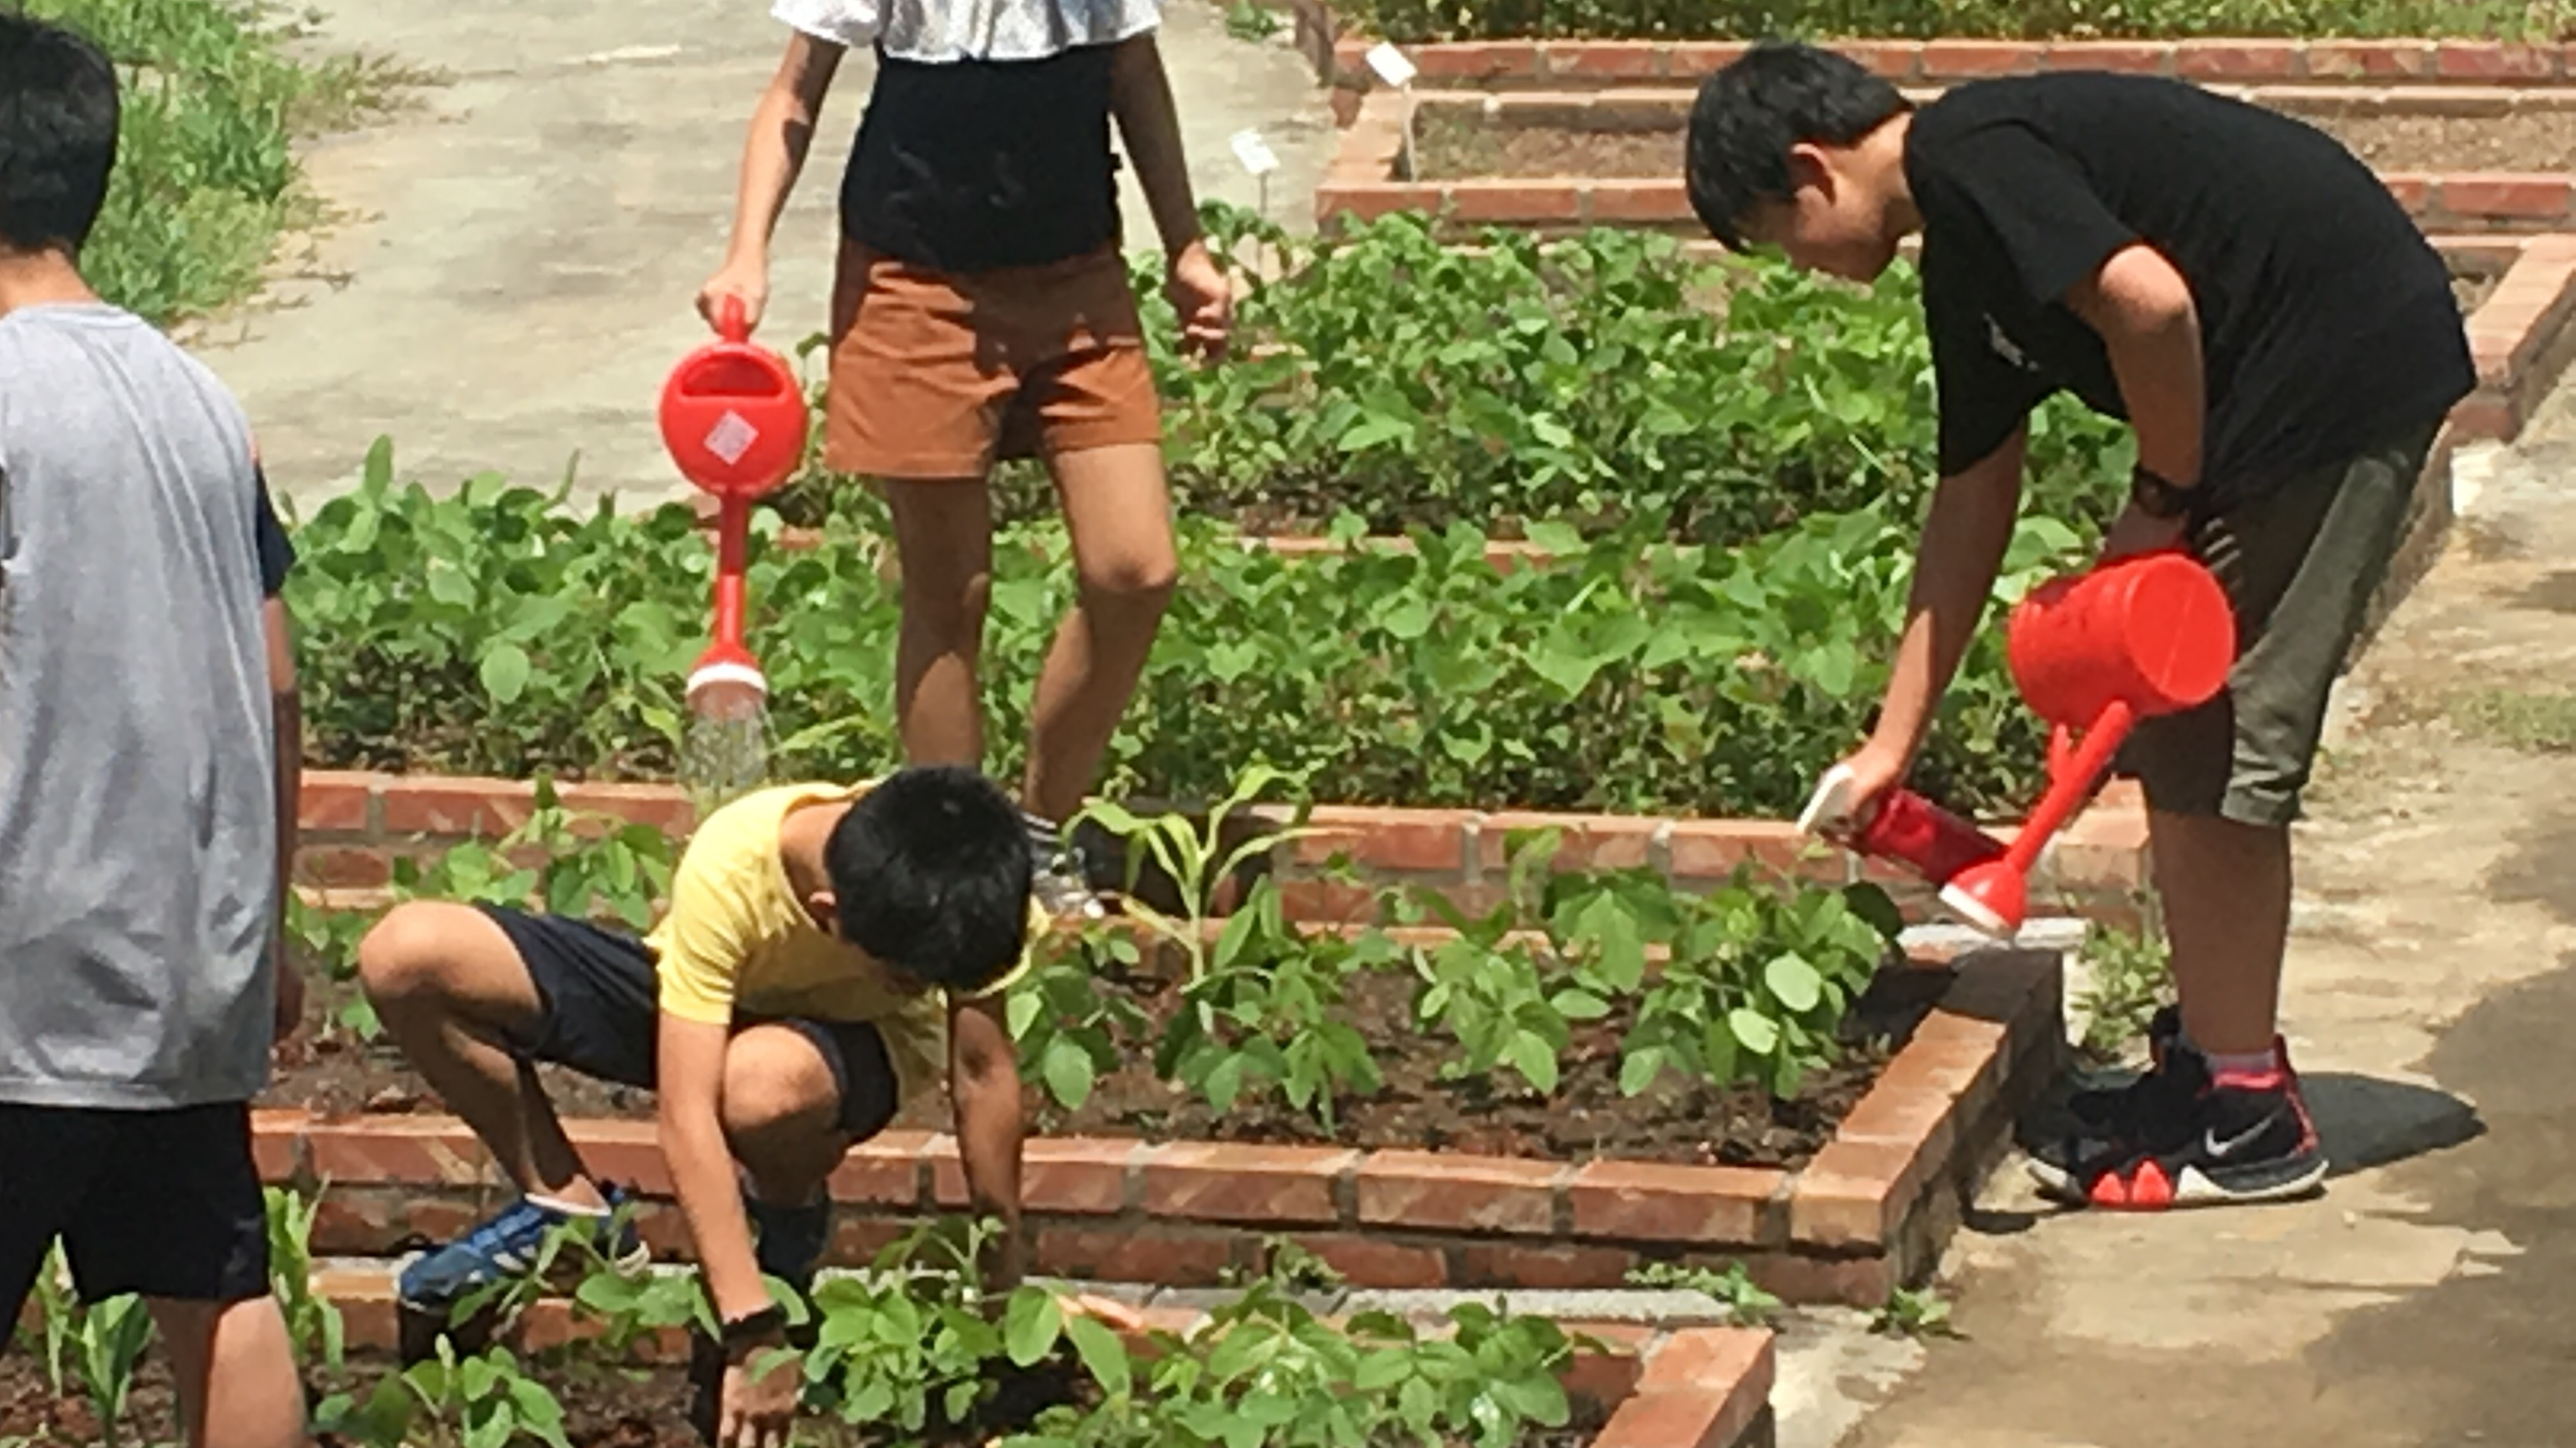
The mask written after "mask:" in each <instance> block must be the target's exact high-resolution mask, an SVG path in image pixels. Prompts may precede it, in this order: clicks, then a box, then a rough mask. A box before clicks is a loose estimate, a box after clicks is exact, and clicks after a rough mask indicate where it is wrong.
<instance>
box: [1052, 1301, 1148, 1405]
mask: <svg viewBox="0 0 2576 1448" xmlns="http://www.w3.org/2000/svg"><path fill="white" fill-rule="evenodd" d="M1064 1330H1065V1335H1066V1336H1068V1337H1070V1338H1072V1339H1073V1350H1074V1351H1075V1352H1076V1353H1078V1354H1080V1355H1081V1357H1082V1366H1083V1369H1084V1370H1085V1371H1087V1372H1089V1373H1090V1374H1091V1380H1092V1381H1093V1382H1096V1383H1098V1384H1099V1385H1100V1390H1101V1391H1102V1392H1103V1393H1106V1394H1108V1395H1109V1396H1110V1397H1112V1398H1117V1397H1123V1396H1125V1395H1126V1394H1127V1392H1128V1391H1129V1388H1130V1384H1131V1379H1132V1378H1133V1375H1134V1374H1133V1368H1132V1366H1131V1365H1130V1363H1129V1361H1128V1357H1127V1344H1126V1343H1124V1342H1122V1341H1120V1340H1119V1337H1118V1334H1117V1333H1115V1332H1112V1331H1111V1330H1110V1329H1109V1328H1108V1327H1107V1326H1105V1325H1103V1324H1102V1323H1101V1322H1100V1321H1098V1320H1097V1319H1095V1318H1091V1317H1085V1316H1082V1315H1079V1314H1077V1315H1075V1316H1073V1317H1071V1318H1068V1319H1066V1321H1065V1325H1064Z"/></svg>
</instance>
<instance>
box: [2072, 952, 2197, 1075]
mask: <svg viewBox="0 0 2576 1448" xmlns="http://www.w3.org/2000/svg"><path fill="white" fill-rule="evenodd" d="M2166 955H2167V951H2166V948H2165V942H2164V937H2163V936H2162V935H2160V934H2156V933H2152V932H2140V931H2134V930H2115V929H2111V928H2109V927H2103V928H2100V929H2097V930H2095V931H2094V932H2092V934H2091V936H2090V937H2089V938H2088V939H2087V940H2086V941H2085V944H2084V959H2085V962H2086V964H2088V965H2089V966H2091V968H2092V984H2091V985H2089V986H2087V987H2086V988H2085V989H2084V990H2083V991H2082V992H2081V993H2079V994H2078V995H2077V996H2076V998H2075V1005H2076V1008H2077V1009H2079V1010H2081V1011H2083V1012H2085V1022H2084V1039H2083V1040H2082V1041H2081V1042H2080V1043H2079V1045H2080V1047H2081V1048H2082V1050H2083V1051H2084V1053H2085V1054H2086V1055H2088V1056H2091V1057H2093V1058H2094V1059H2096V1060H2100V1061H2117V1060H2121V1059H2123V1058H2125V1057H2126V1056H2127V1055H2128V1054H2129V1052H2130V1051H2131V1050H2132V1049H2133V1048H2134V1047H2135V1046H2136V1045H2137V1043H2138V1042H2139V1041H2140V1040H2142V1039H2144V1038H2145V1036H2146V1034H2147V1023H2148V1021H2149V1020H2151V1019H2152V1018H2153V1017H2154V1016H2155V1013H2156V1011H2157V1010H2158V1009H2159V1008H2161V1007H2163V1006H2167V1005H2170V1004H2172V1002H2173V972H2172V970H2171V969H2170V968H2168V966H2167V963H2166Z"/></svg>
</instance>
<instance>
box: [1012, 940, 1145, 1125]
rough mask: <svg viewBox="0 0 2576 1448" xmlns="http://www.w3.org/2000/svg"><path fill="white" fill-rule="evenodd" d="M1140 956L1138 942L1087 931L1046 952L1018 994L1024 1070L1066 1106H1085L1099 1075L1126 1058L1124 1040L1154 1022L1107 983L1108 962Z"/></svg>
mask: <svg viewBox="0 0 2576 1448" xmlns="http://www.w3.org/2000/svg"><path fill="white" fill-rule="evenodd" d="M1122 952H1123V954H1124V959H1123V960H1122V959H1121V958H1120V956H1121V953H1122ZM1136 958H1137V957H1136V945H1135V942H1134V941H1132V940H1129V939H1126V938H1125V937H1123V936H1120V935H1116V934H1112V933H1109V932H1106V931H1087V932H1084V933H1083V934H1081V935H1078V936H1076V937H1074V938H1073V940H1072V942H1071V944H1070V945H1069V946H1068V947H1066V948H1062V949H1054V948H1050V949H1048V950H1046V951H1045V952H1044V953H1043V954H1041V956H1040V957H1039V959H1038V961H1037V962H1036V964H1035V965H1034V966H1033V967H1032V968H1031V970H1030V972H1029V974H1028V975H1027V976H1026V977H1025V978H1023V979H1022V981H1021V983H1020V984H1019V985H1018V986H1017V987H1016V988H1014V989H1013V991H1012V993H1011V999H1010V1001H1009V1003H1008V1005H1007V1007H1006V1012H1007V1019H1008V1021H1009V1024H1010V1028H1011V1039H1012V1040H1013V1041H1015V1042H1017V1043H1018V1045H1019V1052H1020V1071H1021V1074H1022V1075H1024V1076H1026V1077H1028V1078H1029V1079H1031V1080H1034V1081H1036V1082H1038V1083H1039V1084H1040V1085H1042V1086H1044V1087H1045V1088H1046V1092H1047V1095H1048V1096H1049V1097H1051V1098H1052V1099H1053V1100H1054V1101H1055V1103H1056V1104H1057V1105H1058V1106H1061V1107H1063V1108H1064V1109H1065V1110H1067V1111H1077V1110H1080V1109H1081V1107H1082V1104H1083V1103H1084V1102H1086V1101H1088V1100H1090V1099H1091V1091H1092V1087H1093V1086H1094V1085H1096V1084H1098V1082H1099V1079H1100V1078H1101V1077H1102V1076H1105V1075H1107V1074H1108V1073H1110V1072H1112V1071H1115V1070H1116V1069H1118V1067H1119V1066H1120V1065H1121V1064H1122V1061H1121V1056H1120V1052H1119V1043H1120V1042H1121V1041H1122V1040H1132V1039H1136V1038H1137V1037H1140V1036H1142V1035H1143V1034H1145V1033H1146V1031H1147V1029H1148V1025H1147V1022H1146V1020H1145V1016H1144V1013H1143V1012H1142V1011H1140V1010H1138V1009H1137V1008H1136V1006H1135V1004H1134V1003H1133V1002H1132V1001H1130V1000H1128V999H1127V998H1125V997H1123V996H1111V995H1104V994H1103V993H1102V992H1101V989H1100V980H1099V973H1100V972H1101V971H1102V970H1103V969H1108V968H1121V967H1124V966H1130V965H1133V964H1134V963H1135V961H1136Z"/></svg>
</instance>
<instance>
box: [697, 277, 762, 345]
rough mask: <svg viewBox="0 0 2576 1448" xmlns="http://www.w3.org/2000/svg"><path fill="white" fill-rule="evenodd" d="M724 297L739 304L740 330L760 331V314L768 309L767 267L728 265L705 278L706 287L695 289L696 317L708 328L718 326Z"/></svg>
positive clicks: (722, 310)
mask: <svg viewBox="0 0 2576 1448" xmlns="http://www.w3.org/2000/svg"><path fill="white" fill-rule="evenodd" d="M727 297H733V298H735V299H737V300H739V301H740V302H741V303H742V323H743V326H744V327H745V328H747V329H749V330H751V331H755V332H756V331H759V330H760V316H761V313H762V312H763V311H764V310H766V309H767V307H768V306H769V265H768V263H766V262H762V261H728V262H726V263H725V264H724V265H723V266H722V267H720V268H718V269H717V271H716V274H715V275H714V276H711V277H709V278H707V284H706V285H705V286H702V287H700V288H698V315H699V316H700V317H703V318H705V319H706V324H707V325H708V326H709V327H714V326H717V325H718V323H717V321H716V318H718V317H719V316H721V315H723V312H724V301H725V298H727Z"/></svg>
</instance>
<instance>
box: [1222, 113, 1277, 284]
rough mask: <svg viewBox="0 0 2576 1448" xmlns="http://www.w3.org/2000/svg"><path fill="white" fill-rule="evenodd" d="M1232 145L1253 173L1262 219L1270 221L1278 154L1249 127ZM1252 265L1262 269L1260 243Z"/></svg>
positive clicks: (1237, 155) (1240, 133) (1255, 250)
mask: <svg viewBox="0 0 2576 1448" xmlns="http://www.w3.org/2000/svg"><path fill="white" fill-rule="evenodd" d="M1232 144H1233V146H1234V159H1235V160H1237V161H1239V162H1241V163H1242V164H1243V169H1244V170H1246V171H1249V172H1251V173H1252V179H1253V182H1254V183H1255V184H1256V185H1258V186H1259V187H1260V188H1261V190H1260V197H1261V219H1262V220H1264V221H1268V220H1269V219H1270V173H1271V172H1273V171H1276V170H1278V169H1279V156H1278V153H1277V152H1274V151H1272V150H1271V149H1270V143H1269V142H1267V141H1264V140H1263V139H1261V132H1259V131H1258V130H1254V129H1251V128H1249V127H1247V128H1245V129H1243V130H1240V131H1237V132H1235V133H1234V139H1233V142H1232ZM1252 265H1253V268H1254V269H1255V270H1256V271H1257V270H1259V269H1260V266H1261V246H1260V243H1259V242H1255V243H1254V244H1253V248H1252Z"/></svg>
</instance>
